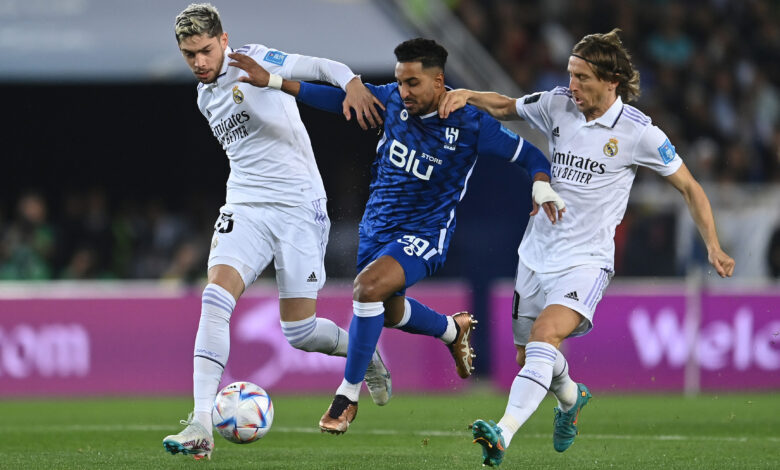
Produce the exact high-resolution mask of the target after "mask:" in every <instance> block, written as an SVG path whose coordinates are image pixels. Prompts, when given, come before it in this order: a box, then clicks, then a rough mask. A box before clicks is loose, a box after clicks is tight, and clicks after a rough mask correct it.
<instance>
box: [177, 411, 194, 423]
mask: <svg viewBox="0 0 780 470" xmlns="http://www.w3.org/2000/svg"><path fill="white" fill-rule="evenodd" d="M192 415H193V413H192V412H191V411H190V414H188V415H187V419H182V420H179V424H182V425H185V426H189V425H190V424H192Z"/></svg>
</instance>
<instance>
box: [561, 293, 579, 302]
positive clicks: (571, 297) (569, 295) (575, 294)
mask: <svg viewBox="0 0 780 470" xmlns="http://www.w3.org/2000/svg"><path fill="white" fill-rule="evenodd" d="M563 297H564V298H566V299H571V300H576V301H577V302H579V301H580V299H579V297H577V291H576V290H573V291H571V292H569V293H568V294H566V295H564V296H563Z"/></svg>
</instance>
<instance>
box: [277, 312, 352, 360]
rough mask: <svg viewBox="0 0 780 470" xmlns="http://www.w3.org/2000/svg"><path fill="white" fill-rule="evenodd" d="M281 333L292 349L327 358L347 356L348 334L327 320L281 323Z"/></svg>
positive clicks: (313, 318) (315, 317)
mask: <svg viewBox="0 0 780 470" xmlns="http://www.w3.org/2000/svg"><path fill="white" fill-rule="evenodd" d="M281 324H282V333H283V334H284V336H285V338H287V341H288V342H289V343H290V345H292V346H293V347H294V348H297V349H300V350H303V351H308V352H319V353H323V354H327V355H329V356H341V357H346V356H347V345H348V344H349V334H347V332H346V331H344V330H343V329H342V328H339V326H338V325H336V324H335V323H333V322H332V321H330V320H328V319H327V318H317V315H316V314H315V315H312V316H311V317H309V318H305V319H303V320H298V321H281Z"/></svg>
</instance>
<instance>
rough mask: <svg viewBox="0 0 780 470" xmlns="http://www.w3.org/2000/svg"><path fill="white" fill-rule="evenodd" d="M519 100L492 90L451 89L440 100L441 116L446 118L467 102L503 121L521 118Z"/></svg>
mask: <svg viewBox="0 0 780 470" xmlns="http://www.w3.org/2000/svg"><path fill="white" fill-rule="evenodd" d="M516 101H517V100H516V99H514V98H510V97H508V96H504V95H500V94H498V93H494V92H492V91H472V90H466V89H464V88H459V89H457V90H450V91H448V92H447V93H445V94H444V96H442V98H441V101H439V117H441V118H442V119H446V118H447V117H448V116H449V115H450V113H451V112H453V111H456V110H458V109H460V108H462V107H464V106H466V105H467V104H470V105H473V106H476V107H477V108H479V109H481V110H483V111H485V112H486V113H488V114H490V115H491V116H493V117H494V118H496V119H499V120H501V121H514V120H518V119H521V118H520V116H519V115H518V114H517V108H516V107H515V102H516Z"/></svg>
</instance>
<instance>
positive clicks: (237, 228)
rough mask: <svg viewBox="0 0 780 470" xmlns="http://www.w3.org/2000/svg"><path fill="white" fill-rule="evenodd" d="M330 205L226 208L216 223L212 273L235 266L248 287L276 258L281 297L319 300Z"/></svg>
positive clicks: (262, 205) (318, 203) (241, 205)
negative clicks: (318, 292)
mask: <svg viewBox="0 0 780 470" xmlns="http://www.w3.org/2000/svg"><path fill="white" fill-rule="evenodd" d="M326 202H327V201H326V199H324V198H323V199H317V200H315V201H312V202H311V203H309V204H302V205H300V206H287V205H283V204H276V203H251V204H248V203H247V204H225V205H224V206H222V207H221V208H220V209H219V212H220V214H219V218H217V222H216V223H215V224H214V236H213V237H212V238H211V252H210V253H209V261H208V267H209V269H210V268H211V267H212V266H216V265H218V264H226V265H228V266H232V267H233V268H235V269H236V271H238V272H239V274H241V278H242V279H243V280H244V286H246V287H249V286H250V285H251V284H252V283H253V282H254V281H255V279H257V277H258V276H259V275H260V273H262V272H263V270H264V269H265V268H266V267H268V265H269V264H270V263H271V259H273V260H274V267H275V268H276V283H277V285H278V288H279V298H282V299H285V298H308V299H316V298H317V291H319V290H320V288H322V286H323V285H324V284H325V247H326V245H327V244H328V233H329V231H330V219H329V218H328V213H327V210H326V207H325V205H326Z"/></svg>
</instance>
